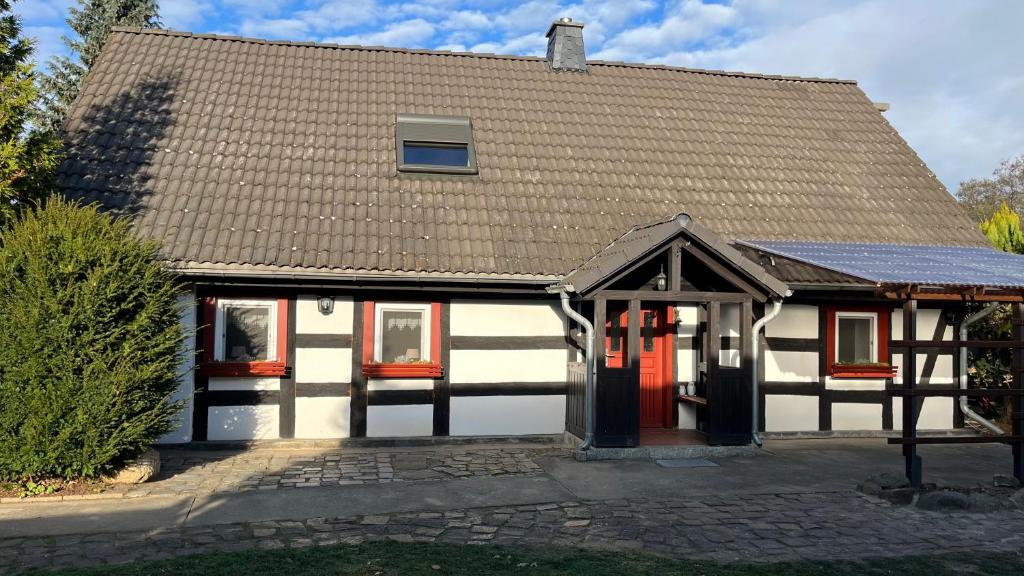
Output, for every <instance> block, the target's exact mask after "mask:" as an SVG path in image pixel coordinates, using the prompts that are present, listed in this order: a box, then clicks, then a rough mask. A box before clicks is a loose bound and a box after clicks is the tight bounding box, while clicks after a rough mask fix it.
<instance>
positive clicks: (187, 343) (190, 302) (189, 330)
mask: <svg viewBox="0 0 1024 576" xmlns="http://www.w3.org/2000/svg"><path fill="white" fill-rule="evenodd" d="M178 306H180V307H181V326H182V329H183V330H184V332H185V339H184V341H183V342H182V345H181V348H182V358H181V363H180V364H178V388H177V390H175V391H174V394H172V395H171V402H183V403H184V406H183V408H182V409H181V412H178V414H177V415H176V416H175V417H174V425H173V428H172V429H171V430H170V431H169V432H167V433H166V434H164V435H163V436H161V437H160V438H159V439H157V441H156V443H157V444H183V443H185V442H191V441H192V417H193V416H192V412H193V406H194V404H193V401H192V396H193V394H194V392H195V390H194V388H195V378H194V370H195V362H196V347H195V344H196V338H195V332H196V295H195V291H194V290H193V289H191V288H189V290H188V291H187V292H185V293H183V294H182V295H181V296H179V297H178Z"/></svg>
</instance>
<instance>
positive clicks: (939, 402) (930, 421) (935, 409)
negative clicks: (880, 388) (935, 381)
mask: <svg viewBox="0 0 1024 576" xmlns="http://www.w3.org/2000/svg"><path fill="white" fill-rule="evenodd" d="M892 427H893V430H903V399H902V398H893V399H892ZM952 427H953V399H952V398H925V399H924V403H923V404H921V415H920V416H919V417H918V419H917V429H918V430H949V429H950V428H952Z"/></svg>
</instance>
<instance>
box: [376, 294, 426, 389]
mask: <svg viewBox="0 0 1024 576" xmlns="http://www.w3.org/2000/svg"><path fill="white" fill-rule="evenodd" d="M376 322H377V314H376V303H375V302H374V301H373V300H366V301H365V302H363V374H364V375H365V376H366V377H368V378H440V377H441V376H443V375H444V368H443V367H442V366H441V360H440V354H441V303H440V302H431V303H430V355H431V357H432V359H431V362H430V363H429V364H390V363H389V364H385V363H381V362H374V361H373V346H374V342H375V332H374V330H375V329H376V326H375V324H376Z"/></svg>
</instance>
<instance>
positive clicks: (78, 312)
mask: <svg viewBox="0 0 1024 576" xmlns="http://www.w3.org/2000/svg"><path fill="white" fill-rule="evenodd" d="M180 293H181V292H180V287H179V286H178V285H177V283H176V281H175V278H174V276H173V274H171V273H170V272H168V271H166V270H165V269H163V268H162V267H161V266H160V263H159V259H158V255H157V245H156V244H155V243H152V242H144V241H140V240H139V239H137V238H136V236H135V235H134V234H133V233H132V231H131V229H130V227H129V224H128V222H127V220H124V219H116V218H113V217H111V216H109V215H107V214H103V213H101V212H99V211H98V210H97V209H96V208H95V207H92V206H79V205H76V204H73V203H69V202H67V201H64V200H61V199H51V200H50V201H49V202H47V203H46V205H45V206H44V207H40V208H35V209H32V210H27V211H25V212H24V214H23V215H22V216H21V217H19V218H18V220H17V221H15V222H13V223H12V224H11V225H10V226H9V227H8V228H7V229H5V230H0V477H2V478H3V479H6V480H25V479H30V478H32V479H36V478H47V477H62V478H92V477H97V476H101V475H103V474H107V473H110V472H112V471H114V470H115V469H116V468H117V467H118V466H120V465H121V464H123V463H124V462H125V461H126V460H129V459H131V458H132V457H135V456H137V455H138V454H140V453H141V452H142V451H144V450H145V449H146V447H147V446H149V445H150V444H151V443H152V442H153V441H154V440H155V439H156V438H158V437H159V436H160V435H161V434H163V433H165V432H167V431H168V430H169V429H170V427H171V425H172V422H173V419H174V416H175V415H176V413H177V412H178V411H179V410H180V409H181V406H180V404H178V403H172V402H171V401H170V398H171V395H172V394H173V392H174V390H175V388H176V386H177V372H178V369H179V364H180V360H181V350H182V348H181V344H182V341H183V338H185V336H186V335H185V334H184V331H183V328H182V326H181V323H180V320H179V314H180V312H181V308H180V306H181V304H179V295H180Z"/></svg>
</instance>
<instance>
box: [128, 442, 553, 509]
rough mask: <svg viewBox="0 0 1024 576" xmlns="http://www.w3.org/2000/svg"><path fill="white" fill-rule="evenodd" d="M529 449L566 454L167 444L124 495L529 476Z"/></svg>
mask: <svg viewBox="0 0 1024 576" xmlns="http://www.w3.org/2000/svg"><path fill="white" fill-rule="evenodd" d="M535 454H543V455H563V456H567V455H568V450H567V449H562V448H546V449H526V448H520V447H502V448H434V449H431V450H427V451H389V450H375V451H370V452H365V451H364V452H358V451H351V450H345V449H335V450H316V451H309V450H293V449H284V450H253V451H243V452H226V451H215V450H209V451H190V450H173V449H170V450H163V451H162V452H161V473H160V475H159V476H157V478H156V479H154V480H152V481H150V482H147V483H145V484H141V485H139V486H135V487H132V488H131V489H129V490H128V491H127V492H126V493H125V497H128V498H133V497H136V498H137V497H142V496H153V495H183V494H210V493H221V492H245V491H251V490H278V489H287V488H311V487H323V486H350V485H364V484H387V483H393V482H423V481H437V480H451V479H458V478H475V477H482V476H530V475H535V474H539V473H541V472H542V470H541V467H540V466H539V465H538V464H537V463H536V462H534V457H535Z"/></svg>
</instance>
